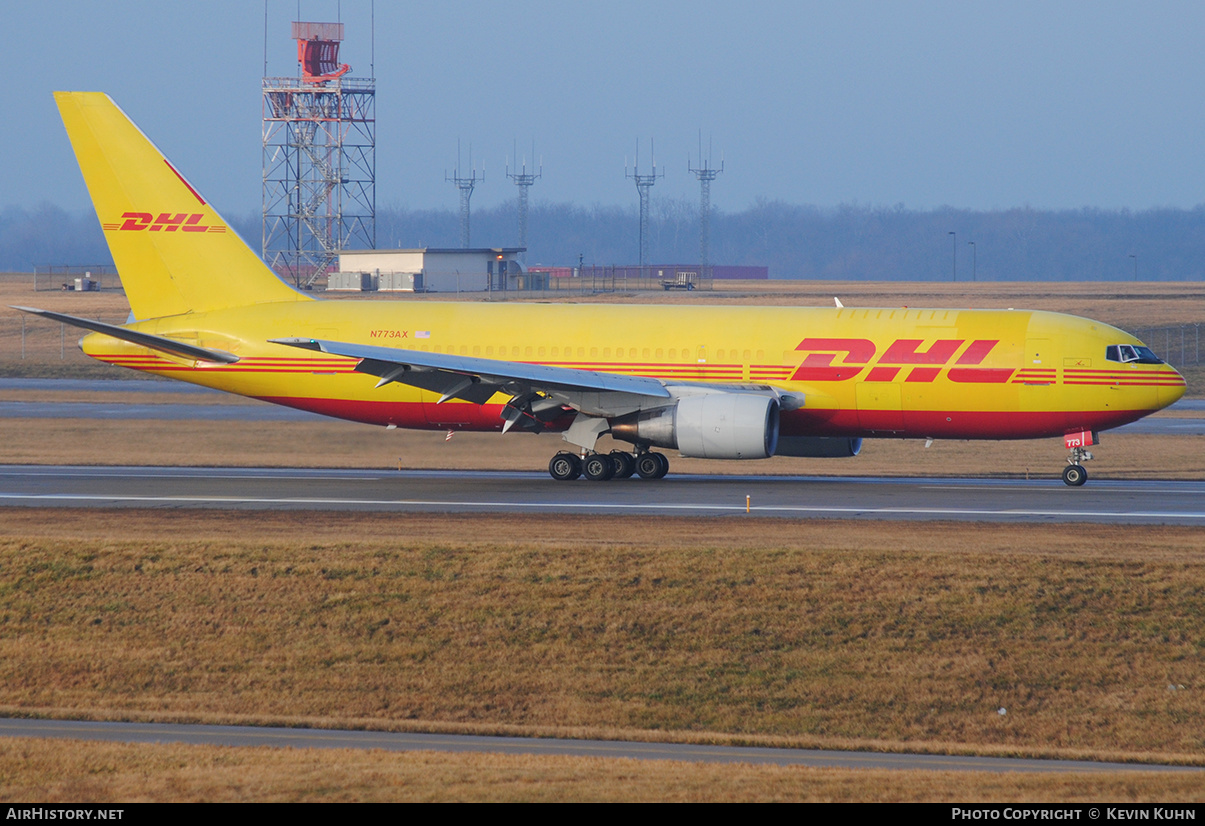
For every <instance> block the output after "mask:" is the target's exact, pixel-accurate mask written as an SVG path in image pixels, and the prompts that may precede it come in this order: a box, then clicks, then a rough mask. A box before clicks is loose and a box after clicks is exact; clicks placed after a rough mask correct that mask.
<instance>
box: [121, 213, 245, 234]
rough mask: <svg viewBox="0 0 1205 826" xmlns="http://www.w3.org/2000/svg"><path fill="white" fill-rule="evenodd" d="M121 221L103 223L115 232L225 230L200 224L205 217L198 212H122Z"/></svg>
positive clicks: (214, 225) (220, 226) (222, 227)
mask: <svg viewBox="0 0 1205 826" xmlns="http://www.w3.org/2000/svg"><path fill="white" fill-rule="evenodd" d="M121 217H122V219H123V220H122V221H121V222H120V223H117V222H114V223H111V224H104V228H105V230H106V231H116V232H142V231H143V230H146V231H148V232H176V231H177V230H183V231H184V232H225V231H226V228H225V227H224V226H222V225H221V224H213V225H210V224H202V223H201V219H202V218H204V217H205V215H204V214H203V213H200V212H160V213H159V215H158V217H156V216H154V215H152V214H151V213H149V212H123V213H122V214H121Z"/></svg>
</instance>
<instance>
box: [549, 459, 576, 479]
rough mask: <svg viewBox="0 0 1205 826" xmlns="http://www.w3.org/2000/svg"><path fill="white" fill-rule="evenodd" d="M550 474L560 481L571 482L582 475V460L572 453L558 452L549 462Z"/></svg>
mask: <svg viewBox="0 0 1205 826" xmlns="http://www.w3.org/2000/svg"><path fill="white" fill-rule="evenodd" d="M548 475H549V476H551V477H552V478H553V479H556V480H557V481H558V482H569V481H572V480H574V479H576V478H577V477H579V476H581V475H582V460H581V459H579V458H577V457H576V456H574V455H573V454H572V453H558V454H557V455H555V456H553V457H552V461H550V462H549V463H548Z"/></svg>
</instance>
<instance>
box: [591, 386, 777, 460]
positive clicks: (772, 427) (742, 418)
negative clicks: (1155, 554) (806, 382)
mask: <svg viewBox="0 0 1205 826" xmlns="http://www.w3.org/2000/svg"><path fill="white" fill-rule="evenodd" d="M611 435H612V436H613V437H615V438H616V439H623V440H624V441H627V442H633V443H636V444H647V445H655V446H657V447H668V448H676V449H677V450H678V451H679V452H680V453H681V454H682V455H683V456H694V457H696V458H699V459H768V458H769V457H771V456H773V455H774V449H775V447H776V446H777V444H778V400H777V399H775V398H774V397H773V396H761V395H753V394H746V393H701V394H698V395H691V396H684V397H682V398H680V399H678V403H677V404H675V405H673V406H672V407H662V408H658V409H656V410H646V411H642V412H640V413H635V414H632V415H630V416H624V417H621V418H619V419H615V420H613V421H612V422H611Z"/></svg>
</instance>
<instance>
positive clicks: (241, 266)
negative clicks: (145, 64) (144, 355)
mask: <svg viewBox="0 0 1205 826" xmlns="http://www.w3.org/2000/svg"><path fill="white" fill-rule="evenodd" d="M54 97H55V100H56V101H57V102H58V106H59V113H60V114H61V115H62V117H63V124H64V125H65V126H66V127H67V135H68V136H69V137H70V138H71V145H72V148H73V149H74V150H75V157H76V159H77V160H78V161H79V165H80V171H81V172H83V173H84V181H85V183H87V185H88V192H89V194H90V195H91V196H92V203H93V205H94V206H95V207H96V213H97V217H98V218H99V219H100V223H101V227H102V228H103V229H104V233H105V240H106V241H107V242H108V244H109V250H110V252H112V254H113V261H114V263H115V264H116V265H117V271H118V273H120V275H121V281H122V284H123V285H124V286H125V290H126V295H127V296H128V297H129V300H130V309H131V310H132V311H133V313H134V317H135V318H138V319H144V318H157V317H161V316H170V315H179V314H181V313H188V312H205V311H209V310H221V309H226V308H229V307H241V306H246V305H249V304H263V303H267V302H274V301H299V300H306V299H308V296H305V295H303V294H301V293H299V292H297V291H295V290H293V289H292V288H291V287H289V286H288V285H286V284H285V283H284V282H283V281H281V280H280V279H279V278H277V277H276V275H275V274H274V273H273V272H272V271H271V270H269V269H268V268H267V267H266V266H264V263H263V261H261V260H260V259H259V257H258V256H257V255H256V254H255V253H254V252H252V251H251V250H250V249H249V248H248V247H247V245H246V244H245V243H244V242H243V240H242V239H241V238H239V236H238V234H237V233H235V232H234V230H232V229H230V228H229V227H228V226H227V225H226V222H225V221H223V220H222V216H220V215H218V213H217V212H216V211H215V210H214V209H213V207H211V206H210V205H209V204H207V203H206V202H205V200H204V198H202V197H201V195H200V193H198V192H197V191H196V189H194V188H193V187H192V185H191V184H189V183H188V181H187V180H185V178H184V176H183V175H181V174H180V173H179V172H178V171H177V170H176V168H175V167H174V166H172V164H171V163H170V162H169V161H168V160H167V158H165V157H164V156H163V153H162V152H160V151H159V150H158V149H157V148H156V147H155V145H154V144H153V143H151V142H150V141H149V140H148V139H147V138H146V136H145V135H143V134H142V132H141V131H140V130H139V129H138V127H137V126H135V125H134V124H133V123H132V122H131V121H130V119H129V118H128V117H126V115H125V113H124V112H122V111H121V109H119V108H118V107H117V105H116V104H115V103H113V101H112V100H110V99H109V96H108V95H105V94H101V93H99V92H55V95H54Z"/></svg>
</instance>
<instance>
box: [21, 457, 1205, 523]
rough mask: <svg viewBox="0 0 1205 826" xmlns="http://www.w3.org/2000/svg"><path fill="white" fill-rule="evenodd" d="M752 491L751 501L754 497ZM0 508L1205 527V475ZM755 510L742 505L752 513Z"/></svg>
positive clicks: (710, 483)
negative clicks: (1074, 482) (1080, 482)
mask: <svg viewBox="0 0 1205 826" xmlns="http://www.w3.org/2000/svg"><path fill="white" fill-rule="evenodd" d="M746 497H748V500H747V501H746ZM0 506H59V507H71V508H89V507H97V508H98V507H149V508H165V509H168V508H182V507H183V508H235V509H252V510H254V509H260V510H311V511H314V510H340V511H354V510H362V511H395V512H410V513H416V512H417V513H422V512H429V513H430V512H507V513H527V514H532V513H549V514H580V513H591V514H612V515H637V514H641V515H660V516H730V517H733V518H741V519H759V518H776V517H777V518H781V517H790V518H806V517H830V518H854V519H896V520H934V519H954V520H974V521H999V522H1094V523H1117V524H1135V523H1139V524H1140V523H1166V524H1188V525H1200V524H1205V482H1200V481H1188V482H1155V481H1147V482H1141V481H1137V482H1135V481H1113V480H1098V481H1093V480H1089V482H1088V484H1087V485H1085V486H1084V487H1082V488H1070V487H1067V486H1066V485H1064V484H1063V483H1062V481H1061V480H1059V479H1057V478H1051V479H1043V480H1035V481H1025V480H1000V479H948V480H941V479H931V478H911V479H908V478H905V479H898V478H866V477H858V478H838V477H817V476H779V477H767V476H705V475H693V474H676V475H675V474H671V475H670V476H668V477H666V478H665V479H662V480H659V481H655V482H652V481H645V480H642V479H639V478H633V479H624V480H612V481H609V482H587V481H585V480H584V479H582V480H578V481H575V482H555V481H553V480H552V479H550V478H549V477H548V475H547V474H545V473H540V472H522V473H519V472H507V473H503V472H476V471H429V470H423V471H417V470H404V471H378V470H315V469H304V468H283V469H264V468H250V469H247V468H165V467H69V466H68V467H59V466H14V465H0ZM746 509H747V510H746Z"/></svg>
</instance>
